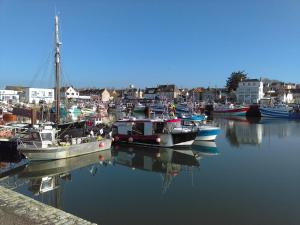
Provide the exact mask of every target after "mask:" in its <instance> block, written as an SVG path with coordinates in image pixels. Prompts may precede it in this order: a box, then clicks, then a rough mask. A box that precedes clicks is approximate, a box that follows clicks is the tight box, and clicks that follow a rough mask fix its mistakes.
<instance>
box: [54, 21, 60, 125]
mask: <svg viewBox="0 0 300 225" xmlns="http://www.w3.org/2000/svg"><path fill="white" fill-rule="evenodd" d="M54 19H55V55H54V57H55V111H56V116H55V121H56V124H57V125H58V124H59V122H60V49H59V47H60V45H61V42H60V41H59V33H58V32H59V29H58V16H55V18H54Z"/></svg>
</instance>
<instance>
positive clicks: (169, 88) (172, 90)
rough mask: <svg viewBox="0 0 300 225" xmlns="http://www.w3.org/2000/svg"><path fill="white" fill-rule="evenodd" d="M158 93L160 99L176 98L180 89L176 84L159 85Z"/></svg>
mask: <svg viewBox="0 0 300 225" xmlns="http://www.w3.org/2000/svg"><path fill="white" fill-rule="evenodd" d="M157 95H158V97H159V98H160V99H169V100H174V99H176V98H177V96H178V95H179V90H178V88H177V87H176V85H175V84H167V85H158V87H157Z"/></svg>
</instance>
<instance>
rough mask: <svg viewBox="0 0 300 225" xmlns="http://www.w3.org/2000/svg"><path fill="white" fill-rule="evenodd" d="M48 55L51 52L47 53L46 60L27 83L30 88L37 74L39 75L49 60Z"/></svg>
mask: <svg viewBox="0 0 300 225" xmlns="http://www.w3.org/2000/svg"><path fill="white" fill-rule="evenodd" d="M50 54H51V51H50V52H49V53H48V56H47V58H46V60H45V61H42V63H41V64H40V67H39V68H38V69H37V71H36V73H35V74H34V76H33V77H32V79H31V81H30V82H29V86H32V85H33V84H35V82H36V81H37V79H38V77H39V74H41V71H42V69H43V68H44V67H45V64H46V63H47V62H48V61H49V60H50Z"/></svg>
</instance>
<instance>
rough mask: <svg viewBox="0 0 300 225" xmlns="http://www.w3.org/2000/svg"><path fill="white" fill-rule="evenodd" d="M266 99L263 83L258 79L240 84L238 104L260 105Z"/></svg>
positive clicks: (247, 80)
mask: <svg viewBox="0 0 300 225" xmlns="http://www.w3.org/2000/svg"><path fill="white" fill-rule="evenodd" d="M263 97H264V92H263V82H262V81H261V80H258V79H246V80H243V81H241V82H239V85H238V88H237V90H236V98H237V102H238V103H246V104H253V103H258V102H259V100H260V99H262V98H263Z"/></svg>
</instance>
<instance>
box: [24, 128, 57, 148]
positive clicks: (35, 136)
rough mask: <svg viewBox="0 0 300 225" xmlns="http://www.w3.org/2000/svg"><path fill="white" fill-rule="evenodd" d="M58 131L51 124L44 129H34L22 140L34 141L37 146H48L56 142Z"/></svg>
mask: <svg viewBox="0 0 300 225" xmlns="http://www.w3.org/2000/svg"><path fill="white" fill-rule="evenodd" d="M56 133H57V132H56V129H53V128H52V127H51V126H45V127H43V128H42V129H32V130H29V131H28V132H27V133H26V134H25V135H24V136H23V137H22V141H23V142H26V143H32V144H33V145H36V146H37V147H41V148H47V147H48V146H49V145H53V144H54V143H55V135H56Z"/></svg>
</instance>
